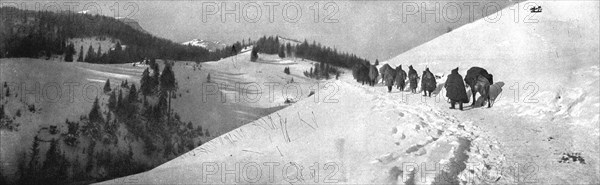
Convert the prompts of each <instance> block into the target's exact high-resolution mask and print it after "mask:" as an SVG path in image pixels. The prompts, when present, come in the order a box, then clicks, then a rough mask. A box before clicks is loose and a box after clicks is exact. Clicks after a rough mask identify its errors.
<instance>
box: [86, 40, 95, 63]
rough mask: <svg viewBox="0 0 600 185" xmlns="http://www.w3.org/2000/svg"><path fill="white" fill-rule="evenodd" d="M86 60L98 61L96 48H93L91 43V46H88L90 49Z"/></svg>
mask: <svg viewBox="0 0 600 185" xmlns="http://www.w3.org/2000/svg"><path fill="white" fill-rule="evenodd" d="M84 61H85V62H87V63H96V52H94V48H92V45H91V44H90V47H88V51H87V54H86V55H85V59H84Z"/></svg>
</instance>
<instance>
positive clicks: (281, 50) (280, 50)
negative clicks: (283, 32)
mask: <svg viewBox="0 0 600 185" xmlns="http://www.w3.org/2000/svg"><path fill="white" fill-rule="evenodd" d="M277 55H279V58H285V48H284V46H283V45H281V47H279V52H278V53H277Z"/></svg>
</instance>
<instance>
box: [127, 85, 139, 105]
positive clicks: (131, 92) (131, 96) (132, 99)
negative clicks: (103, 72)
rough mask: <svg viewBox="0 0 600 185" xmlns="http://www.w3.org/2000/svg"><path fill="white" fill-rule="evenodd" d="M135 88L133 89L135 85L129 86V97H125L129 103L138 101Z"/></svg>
mask: <svg viewBox="0 0 600 185" xmlns="http://www.w3.org/2000/svg"><path fill="white" fill-rule="evenodd" d="M137 93H138V92H137V88H136V87H135V84H131V88H130V89H129V96H128V97H127V99H128V100H129V103H135V102H137V100H138V95H137Z"/></svg>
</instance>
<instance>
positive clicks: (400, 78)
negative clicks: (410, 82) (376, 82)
mask: <svg viewBox="0 0 600 185" xmlns="http://www.w3.org/2000/svg"><path fill="white" fill-rule="evenodd" d="M395 83H396V87H397V88H398V89H400V91H404V87H405V85H406V72H405V71H404V70H403V69H402V65H399V66H398V67H396V78H395Z"/></svg>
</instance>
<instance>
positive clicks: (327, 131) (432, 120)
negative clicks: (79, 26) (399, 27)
mask: <svg viewBox="0 0 600 185" xmlns="http://www.w3.org/2000/svg"><path fill="white" fill-rule="evenodd" d="M528 3H531V2H522V3H517V4H516V5H515V6H514V7H509V8H506V9H503V10H502V11H501V12H502V13H501V16H500V17H499V19H498V20H496V19H497V17H496V16H497V14H493V15H490V17H486V18H485V19H481V20H477V21H475V22H473V23H472V24H468V25H465V26H463V27H460V28H458V29H455V30H454V31H452V32H450V33H448V34H445V35H442V36H440V37H438V38H436V39H433V40H431V41H430V42H428V43H425V44H423V45H421V46H418V47H416V48H414V49H412V50H410V51H408V52H405V53H403V54H401V55H399V56H397V57H395V58H393V59H391V60H388V61H385V62H382V64H383V63H389V64H390V65H392V66H393V67H395V66H398V65H403V67H404V69H405V70H406V69H407V67H408V65H413V66H414V67H415V69H416V70H417V71H419V73H420V71H422V70H424V69H425V67H429V68H430V69H431V70H432V72H433V73H439V72H441V73H446V74H448V73H449V72H450V70H451V69H454V68H456V67H459V68H460V73H461V74H462V75H463V77H464V75H465V71H466V70H467V69H468V68H469V67H472V66H480V67H483V68H485V69H487V70H488V71H489V72H490V73H492V74H493V75H494V81H495V82H496V83H495V84H494V85H492V87H491V89H492V93H493V96H494V98H496V103H495V104H494V105H493V106H492V107H491V108H489V109H488V108H482V107H471V106H468V105H467V107H466V109H465V111H458V110H450V109H448V106H449V104H448V103H447V99H445V96H444V93H445V90H444V89H443V88H438V89H437V91H436V92H434V93H435V95H434V97H431V98H429V97H422V96H421V95H420V94H411V93H408V92H399V91H398V90H394V91H393V92H392V93H388V92H387V90H386V89H385V88H384V87H383V86H381V85H377V86H375V87H369V86H362V85H360V84H358V83H357V82H356V81H355V80H353V79H351V78H352V77H351V76H350V75H344V76H342V78H341V79H340V80H336V81H332V82H331V84H330V85H331V86H328V87H329V88H328V89H329V90H328V91H320V92H317V95H321V96H313V97H314V98H318V99H313V98H308V99H305V100H301V101H299V102H297V103H295V104H293V105H291V106H289V107H288V108H285V109H282V110H280V111H278V112H275V113H273V114H271V115H269V116H266V117H263V118H261V119H259V120H256V121H254V122H251V123H249V124H246V125H244V126H241V127H240V128H238V129H235V130H233V131H231V132H229V133H226V134H223V135H221V136H220V137H217V138H215V139H213V140H211V141H209V142H206V143H204V144H203V145H202V146H200V147H197V148H195V149H194V150H192V151H190V152H188V153H186V154H184V155H182V156H180V157H178V158H176V159H174V160H171V161H169V162H167V163H165V164H163V165H161V166H159V167H157V168H155V169H153V170H150V171H147V172H144V173H140V174H136V175H132V176H127V177H123V178H119V179H115V180H111V181H107V182H103V184H124V183H130V184H131V183H133V184H165V183H168V184H190V183H202V184H234V183H236V184H250V183H255V184H329V183H333V184H335V183H339V184H508V183H511V184H512V183H538V184H598V183H600V178H599V177H600V166H599V165H598V164H600V159H599V156H598V153H599V152H600V148H599V145H598V142H599V139H600V130H599V116H600V112H599V108H600V104H599V103H598V102H599V97H600V90H599V86H598V84H599V74H600V68H599V67H598V61H599V55H598V53H599V44H598V42H597V41H598V40H599V35H598V34H599V25H598V23H599V22H598V17H599V15H598V8H599V2H597V1H568V2H566V1H537V2H535V3H536V4H537V5H539V6H541V7H542V8H543V12H541V13H536V14H534V15H533V17H531V15H529V16H528V17H526V15H513V14H511V13H512V12H515V11H514V10H515V8H518V9H523V10H528V9H527V8H528V7H526V6H525V5H527V4H528ZM574 10H577V11H574ZM515 16H516V17H515ZM515 18H517V20H519V21H515ZM523 18H526V19H528V20H532V19H531V18H534V19H535V20H537V21H536V22H535V23H531V22H522V20H523ZM490 20H494V21H490ZM443 83H444V81H442V80H440V81H438V87H443V85H444V84H443ZM332 89H333V90H332ZM473 101H476V100H473Z"/></svg>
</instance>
